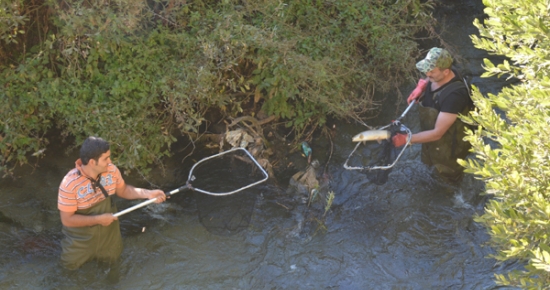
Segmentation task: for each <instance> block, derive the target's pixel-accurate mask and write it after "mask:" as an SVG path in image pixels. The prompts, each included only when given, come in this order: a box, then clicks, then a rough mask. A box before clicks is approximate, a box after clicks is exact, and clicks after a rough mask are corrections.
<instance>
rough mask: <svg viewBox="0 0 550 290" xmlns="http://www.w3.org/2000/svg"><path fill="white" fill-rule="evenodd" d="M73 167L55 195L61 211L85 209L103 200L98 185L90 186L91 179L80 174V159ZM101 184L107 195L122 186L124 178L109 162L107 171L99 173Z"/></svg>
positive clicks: (103, 197)
mask: <svg viewBox="0 0 550 290" xmlns="http://www.w3.org/2000/svg"><path fill="white" fill-rule="evenodd" d="M75 167H76V168H74V169H72V170H71V171H69V173H67V175H65V177H64V178H63V181H61V185H59V192H58V196H57V208H58V209H59V210H60V211H63V212H76V211H77V210H79V209H87V208H90V207H92V206H94V205H95V204H96V203H98V202H100V201H103V200H105V196H104V195H103V192H101V189H100V188H99V186H96V187H95V190H94V187H93V186H92V181H91V180H90V179H89V178H87V177H86V176H84V175H82V174H81V172H82V161H81V160H80V159H78V160H77V161H76V162H75ZM100 183H101V185H103V187H104V188H105V190H106V191H107V193H108V194H109V195H113V194H115V193H116V189H117V188H119V187H122V186H124V179H122V176H121V174H120V171H119V170H118V168H117V167H116V166H115V165H114V164H109V165H108V167H107V172H104V173H101V179H100Z"/></svg>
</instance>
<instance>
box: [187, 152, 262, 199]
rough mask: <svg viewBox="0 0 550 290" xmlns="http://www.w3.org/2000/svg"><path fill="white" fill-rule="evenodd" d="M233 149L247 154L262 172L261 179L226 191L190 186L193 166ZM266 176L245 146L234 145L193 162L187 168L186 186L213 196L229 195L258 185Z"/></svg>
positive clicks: (192, 178)
mask: <svg viewBox="0 0 550 290" xmlns="http://www.w3.org/2000/svg"><path fill="white" fill-rule="evenodd" d="M234 151H243V152H244V153H245V154H246V155H248V157H249V158H250V159H251V160H252V162H254V164H256V166H257V167H258V168H259V169H260V172H261V173H262V174H263V176H264V177H263V178H262V179H260V180H258V181H256V182H254V183H251V184H249V185H246V186H243V187H241V188H239V189H236V190H232V191H228V192H210V191H207V190H203V189H200V188H196V187H193V186H191V183H190V182H191V181H193V180H195V179H196V178H195V176H193V170H194V169H195V167H197V165H199V164H201V163H202V162H204V161H207V160H210V159H213V158H216V157H220V156H222V155H225V154H228V153H231V152H234ZM268 177H269V175H268V174H267V172H266V171H265V170H264V168H263V167H262V166H261V165H260V164H259V163H258V161H256V158H254V156H252V154H250V152H248V150H246V149H245V148H242V147H235V148H231V149H229V150H226V151H224V152H221V153H218V154H215V155H212V156H209V157H206V158H203V159H201V160H200V161H199V162H197V163H195V164H194V165H193V167H191V170H189V177H188V178H187V182H186V186H187V187H188V188H189V189H192V190H194V191H198V192H201V193H204V194H209V195H215V196H224V195H231V194H234V193H237V192H239V191H243V190H245V189H247V188H250V187H252V186H255V185H258V184H260V183H262V182H264V181H266V180H267V179H268Z"/></svg>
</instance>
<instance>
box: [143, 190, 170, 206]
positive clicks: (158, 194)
mask: <svg viewBox="0 0 550 290" xmlns="http://www.w3.org/2000/svg"><path fill="white" fill-rule="evenodd" d="M153 198H156V199H157V200H156V201H155V203H161V202H164V201H165V200H166V194H164V191H162V190H160V189H153V190H149V195H148V196H147V199H153Z"/></svg>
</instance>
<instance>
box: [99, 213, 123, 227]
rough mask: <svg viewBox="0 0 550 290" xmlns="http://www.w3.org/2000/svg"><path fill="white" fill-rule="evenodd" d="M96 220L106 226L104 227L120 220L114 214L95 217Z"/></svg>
mask: <svg viewBox="0 0 550 290" xmlns="http://www.w3.org/2000/svg"><path fill="white" fill-rule="evenodd" d="M95 218H96V221H97V223H98V224H100V225H102V226H104V227H106V226H108V225H110V224H112V223H113V222H114V221H116V220H117V219H118V218H117V217H116V216H114V215H113V214H112V213H104V214H100V215H97V216H95Z"/></svg>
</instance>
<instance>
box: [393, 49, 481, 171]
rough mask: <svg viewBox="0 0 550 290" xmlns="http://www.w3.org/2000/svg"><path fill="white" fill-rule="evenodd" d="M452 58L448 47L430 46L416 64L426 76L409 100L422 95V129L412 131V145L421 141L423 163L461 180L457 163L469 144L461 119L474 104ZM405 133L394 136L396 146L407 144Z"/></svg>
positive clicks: (463, 155)
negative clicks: (454, 69)
mask: <svg viewBox="0 0 550 290" xmlns="http://www.w3.org/2000/svg"><path fill="white" fill-rule="evenodd" d="M452 64H453V59H452V57H451V55H450V54H449V52H448V51H447V50H445V49H442V48H438V47H434V48H432V49H430V51H429V52H428V55H427V56H426V58H425V59H423V60H421V61H420V62H418V63H417V64H416V67H417V69H418V70H419V71H421V72H422V73H424V74H426V76H427V79H425V80H420V81H419V83H418V85H417V87H416V89H415V90H414V91H413V92H412V93H411V95H410V96H409V98H408V99H407V101H408V102H409V103H410V102H413V101H417V100H418V99H419V98H421V102H420V104H421V106H420V108H419V113H420V127H421V129H422V131H421V132H419V133H416V134H413V135H412V137H411V144H415V143H421V144H422V162H424V163H426V164H428V165H433V166H434V167H435V168H436V169H437V172H438V173H439V174H440V175H441V176H442V177H444V178H446V179H447V180H449V181H459V180H460V179H461V177H462V171H463V168H462V167H461V166H460V165H459V164H458V163H457V162H456V160H457V159H458V158H461V159H464V158H465V157H466V155H468V151H469V149H470V146H471V145H470V143H468V142H466V141H464V140H463V138H464V136H465V133H464V129H465V124H464V123H463V122H462V121H461V120H460V119H459V118H458V115H459V114H467V113H468V111H469V110H471V108H472V107H473V103H472V100H471V99H470V96H469V91H468V88H467V87H466V84H465V83H464V82H463V80H462V79H461V78H460V77H459V76H458V73H457V72H456V71H453V70H452V69H451V66H452ZM406 138H407V136H406V135H403V134H398V135H396V136H394V137H393V138H392V141H393V144H394V146H395V147H400V146H403V145H405V143H406Z"/></svg>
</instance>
